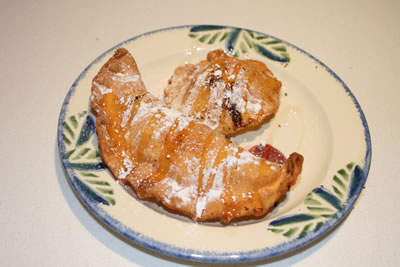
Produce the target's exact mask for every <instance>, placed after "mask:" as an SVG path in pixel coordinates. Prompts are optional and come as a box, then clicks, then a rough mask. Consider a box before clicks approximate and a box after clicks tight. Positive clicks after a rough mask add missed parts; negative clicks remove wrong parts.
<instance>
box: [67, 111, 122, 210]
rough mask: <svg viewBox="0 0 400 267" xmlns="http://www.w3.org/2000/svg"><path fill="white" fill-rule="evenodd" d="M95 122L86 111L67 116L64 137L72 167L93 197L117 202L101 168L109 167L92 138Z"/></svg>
mask: <svg viewBox="0 0 400 267" xmlns="http://www.w3.org/2000/svg"><path fill="white" fill-rule="evenodd" d="M94 133H95V125H94V119H93V117H92V116H91V115H90V114H88V112H87V111H82V112H79V113H77V114H75V115H71V116H70V117H68V118H67V119H66V120H65V123H64V133H63V138H64V142H65V145H66V149H67V153H66V157H67V158H68V161H69V167H71V168H72V169H74V170H75V172H76V177H75V178H76V179H79V180H80V182H81V183H79V186H80V187H81V188H83V187H84V190H85V192H87V195H88V196H91V199H95V200H96V201H98V202H101V203H103V204H106V205H115V198H114V190H113V186H112V185H111V184H110V183H109V182H107V181H104V180H102V179H101V175H100V172H101V171H105V170H106V166H105V165H104V163H103V162H102V160H101V157H100V154H99V152H98V150H97V142H96V144H94V142H93V138H94Z"/></svg>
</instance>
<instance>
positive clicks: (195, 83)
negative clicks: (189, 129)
mask: <svg viewBox="0 0 400 267" xmlns="http://www.w3.org/2000/svg"><path fill="white" fill-rule="evenodd" d="M280 88H281V82H280V81H278V80H277V79H276V78H275V77H274V76H273V74H272V72H271V71H270V70H269V69H268V68H267V66H266V65H265V64H264V63H262V62H260V61H257V60H251V59H245V60H242V59H238V58H235V57H231V56H228V55H226V54H225V53H224V51H223V50H215V51H212V52H209V53H208V55H207V60H203V61H200V62H199V63H198V64H186V65H183V66H179V67H178V68H176V70H175V72H174V74H173V75H172V77H171V78H170V79H169V81H168V85H167V87H166V88H165V90H164V101H165V103H166V104H167V105H168V106H169V107H171V108H174V109H177V110H179V111H180V112H182V113H183V114H184V115H188V116H190V117H193V118H196V119H197V120H200V121H202V122H204V123H206V124H207V125H208V126H210V127H211V128H212V129H215V130H216V131H218V132H220V133H223V134H233V133H236V132H238V131H239V130H242V129H245V128H248V127H252V126H258V125H260V124H261V123H262V122H264V121H265V120H267V119H268V118H270V117H272V116H273V115H274V114H275V113H276V111H277V110H278V107H279V95H280Z"/></svg>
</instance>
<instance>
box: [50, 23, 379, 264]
mask: <svg viewBox="0 0 400 267" xmlns="http://www.w3.org/2000/svg"><path fill="white" fill-rule="evenodd" d="M199 26H212V27H215V26H216V27H222V28H229V29H239V30H248V31H252V32H254V33H257V34H263V35H266V36H269V37H272V38H274V39H276V40H279V41H281V42H282V43H283V44H285V45H287V46H290V47H292V48H294V49H295V50H297V51H298V52H300V53H302V54H304V55H305V56H307V57H308V58H310V59H311V60H313V61H314V62H316V63H318V64H319V65H320V66H322V67H323V68H324V70H325V71H326V72H328V73H329V74H330V76H332V77H333V78H334V79H335V80H336V81H337V82H339V83H340V86H341V87H342V88H343V89H344V90H345V92H346V93H347V95H348V96H349V97H350V98H351V100H352V102H353V104H354V105H355V107H356V109H357V111H358V114H359V118H360V120H361V122H362V126H363V130H364V141H365V144H366V152H365V156H364V161H363V163H364V165H363V167H362V174H361V182H360V183H359V184H360V186H359V187H358V188H357V190H356V191H355V194H354V195H353V196H352V197H350V198H349V199H347V200H346V201H345V202H344V209H343V210H342V211H341V212H338V214H339V216H336V217H334V218H331V219H329V220H327V221H325V222H324V224H323V225H322V226H321V227H320V228H319V229H318V230H317V231H313V232H308V233H307V234H306V235H305V236H304V237H301V238H297V239H292V240H289V241H287V242H282V243H280V244H278V245H275V246H272V247H264V248H261V249H256V250H249V251H244V252H242V251H240V252H213V251H200V250H195V249H188V248H180V247H177V246H175V245H172V244H168V243H164V242H161V241H158V240H155V239H153V238H150V237H148V236H145V235H143V234H141V233H139V232H136V231H135V230H133V229H131V228H129V227H128V226H126V225H124V224H123V223H121V222H120V221H118V220H117V219H115V218H113V217H112V216H111V215H110V214H108V213H107V212H106V211H105V210H104V209H102V208H101V205H99V204H98V203H94V202H93V201H91V200H90V199H89V198H88V197H87V196H86V195H85V194H83V193H82V192H81V191H80V188H78V186H77V185H76V183H75V182H74V177H75V174H74V170H72V169H71V168H70V167H68V159H67V158H66V157H65V156H66V147H65V144H64V140H63V129H64V122H65V118H66V113H67V108H68V105H69V102H70V99H71V97H72V96H73V94H74V92H75V89H76V86H77V85H78V84H79V81H80V80H82V79H83V78H84V77H85V76H86V74H87V72H88V70H89V69H90V68H91V67H92V66H93V65H95V64H96V63H98V62H99V61H100V60H101V59H103V57H104V56H105V55H107V54H109V53H110V52H111V51H113V50H115V49H117V48H118V47H122V46H123V45H124V44H126V43H129V42H133V41H135V40H136V39H139V38H142V37H144V36H148V35H152V34H156V33H159V32H165V31H172V30H176V29H184V28H191V27H199ZM57 141H58V142H57V143H58V149H59V153H60V159H61V162H62V165H63V168H64V171H65V172H64V173H65V174H66V176H67V178H68V181H69V184H70V185H71V186H72V188H73V189H74V191H75V192H76V194H77V195H78V196H79V199H80V201H82V202H83V203H84V204H85V206H86V207H87V208H88V210H89V211H90V212H91V213H92V214H93V215H95V216H96V217H97V218H98V219H100V220H101V221H102V222H103V223H104V224H105V225H107V227H109V228H110V229H111V230H113V231H114V232H116V233H118V234H119V235H121V236H123V237H125V238H127V239H128V240H130V241H133V242H134V243H136V244H138V245H140V246H142V247H145V248H147V249H150V250H152V251H156V252H158V253H161V254H165V255H168V256H172V257H175V258H180V259H185V260H190V261H197V262H210V263H235V262H249V261H259V260H264V259H268V258H273V257H277V256H280V255H283V254H287V253H289V252H292V251H295V250H297V249H299V248H301V247H303V246H305V245H307V244H311V243H313V242H314V241H316V240H318V239H320V238H322V237H324V236H326V235H327V234H328V232H329V231H330V230H332V229H333V228H334V227H335V226H336V225H337V224H338V223H340V222H341V221H342V220H343V219H344V218H345V217H346V216H347V214H348V213H349V212H350V211H351V209H352V207H353V206H354V203H355V202H356V200H357V199H358V198H359V196H360V193H361V191H362V189H363V187H364V185H365V182H366V180H367V177H368V174H369V169H370V165H371V155H372V145H371V136H370V131H369V127H368V123H367V120H366V117H365V114H364V112H363V110H362V108H361V105H360V104H359V102H358V100H357V99H356V97H355V96H354V94H353V93H352V92H351V90H350V88H349V87H348V86H347V85H346V84H345V83H344V81H343V80H342V79H341V78H340V77H339V76H338V75H337V74H336V73H335V72H334V71H333V70H332V69H330V68H329V67H328V66H327V65H326V64H324V63H323V62H322V61H320V60H319V59H317V58H316V57H314V56H313V55H311V54H310V53H308V52H306V51H305V50H303V49H301V48H299V47H297V46H296V45H293V44H292V43H290V42H287V41H285V40H282V39H280V38H277V37H275V36H273V35H270V34H266V33H263V32H259V31H254V30H250V29H247V28H242V27H236V26H226V25H216V24H187V25H180V26H172V27H166V28H160V29H156V30H153V31H149V32H145V33H142V34H139V35H136V36H134V37H131V38H129V39H127V40H125V41H122V42H120V43H118V44H116V45H114V46H113V47H111V48H109V49H107V50H106V51H105V52H103V53H102V54H100V55H99V56H98V57H97V58H95V59H94V60H93V61H92V62H91V63H90V64H89V65H88V66H87V67H86V68H85V69H84V70H83V71H82V72H81V73H80V75H79V76H78V77H77V78H76V80H75V81H74V82H73V84H72V86H71V88H70V89H69V90H68V93H67V95H66V97H65V99H64V101H63V105H62V107H61V111H60V115H59V120H58V128H57Z"/></svg>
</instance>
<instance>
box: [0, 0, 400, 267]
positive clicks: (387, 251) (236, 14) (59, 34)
mask: <svg viewBox="0 0 400 267" xmlns="http://www.w3.org/2000/svg"><path fill="white" fill-rule="evenodd" d="M399 12H400V2H399V1H396V0H381V1H370V0H364V1H347V0H344V1H343V0H340V1H308V0H306V1H252V0H248V1H215V0H212V1H208V0H203V1H196V2H194V1H177V0H174V1H155V0H147V1H127V0H126V1H99V0H96V1H94V0H90V1H76V0H73V1H48V0H40V1H10V0H5V1H4V0H3V1H1V2H0V34H1V43H0V47H1V50H0V88H1V89H0V90H1V92H2V93H1V97H0V123H1V136H2V138H1V140H0V148H1V149H0V176H1V178H2V182H1V188H2V189H3V191H2V192H1V194H0V228H1V233H0V240H1V242H0V256H1V262H2V265H3V266H134V265H139V266H159V265H165V266H180V265H193V264H194V263H191V262H186V261H183V260H175V259H172V258H169V257H167V256H163V255H159V254H157V253H154V252H151V251H148V250H147V249H143V248H141V247H139V246H137V245H135V244H131V243H129V242H127V241H125V240H123V239H121V238H119V237H118V236H117V235H115V234H114V233H113V232H111V231H110V230H108V229H107V228H106V227H104V226H103V225H102V224H101V223H100V222H99V221H98V220H97V219H96V218H95V217H93V216H92V215H91V214H90V213H89V212H88V210H86V209H85V207H84V206H83V205H82V203H81V202H80V201H79V200H78V198H77V196H76V195H75V194H74V192H73V191H72V189H71V186H70V185H69V183H68V181H67V179H66V177H65V175H64V172H63V169H62V166H61V161H60V157H59V152H58V148H57V142H56V135H57V123H58V116H59V112H60V108H61V105H62V103H63V100H64V98H65V96H66V94H67V91H68V90H69V88H70V87H71V85H72V83H73V81H74V80H75V79H76V77H77V76H78V75H79V74H80V72H81V71H82V70H83V69H84V68H85V67H86V66H87V65H88V64H89V63H90V62H91V61H92V60H93V59H95V58H96V57H97V56H98V55H100V54H101V53H102V52H104V51H105V50H107V49H109V48H110V47H112V46H114V45H115V44H117V43H119V42H121V41H123V40H126V39H128V38H130V37H133V36H136V35H138V34H141V33H144V32H148V31H152V30H155V29H159V28H165V27H170V26H177V25H187V24H219V25H231V26H238V27H243V28H249V29H252V30H256V31H259V32H265V33H268V34H271V35H273V36H277V37H279V38H281V39H283V40H286V41H288V42H290V43H293V44H295V45H296V46H298V47H301V48H302V49H304V50H306V51H307V52H309V53H310V54H312V55H314V56H315V57H317V58H318V59H320V60H321V61H322V62H324V63H325V64H326V65H328V66H329V67H330V68H331V69H333V70H334V71H335V72H336V73H337V74H338V75H339V77H341V78H342V79H343V81H344V82H345V83H346V84H347V85H348V86H349V87H350V89H351V90H352V92H353V93H354V95H355V96H356V98H357V99H358V101H359V103H360V104H361V107H362V109H363V111H364V113H365V116H366V118H367V121H368V125H369V128H370V133H371V140H372V164H371V168H370V172H369V176H368V179H367V183H366V187H365V189H364V190H363V191H362V193H361V196H360V198H359V200H358V201H357V203H356V205H355V207H354V209H353V210H352V211H351V213H350V215H349V216H348V217H346V218H345V220H344V221H343V222H342V223H341V224H340V225H339V226H338V227H336V228H335V230H334V231H332V232H330V233H329V234H328V235H326V236H324V237H323V238H322V239H321V240H319V241H318V242H315V243H313V244H311V245H309V246H307V247H306V248H303V249H300V250H297V251H295V252H293V253H290V254H289V255H284V256H281V257H279V258H274V259H272V260H265V261H261V262H256V263H251V264H249V265H253V264H257V265H264V264H265V265H269V264H273V265H276V266H288V265H290V266H291V265H293V266H351V265H359V266H377V265H378V264H379V266H396V265H397V266H398V265H399V264H400V256H399V255H400V254H399V253H398V252H397V247H398V246H399V245H400V242H399V238H400V236H399V234H400V227H399V225H400V214H399V212H398V211H397V209H394V207H395V206H393V205H396V204H398V203H399V201H400V199H399V196H400V194H399V193H398V192H397V191H398V188H400V179H399V178H400V177H399V173H400V164H399V160H398V159H397V156H396V155H399V154H400V141H399V137H400V126H399V125H400V124H399V123H398V122H399V119H398V114H399V112H400V108H399V106H400V105H399V104H398V102H399V101H398V99H399V97H400V88H399V82H398V78H399V76H400V71H399V67H398V63H397V62H400V52H399V47H400V30H399V27H400V16H399ZM199 265H204V266H205V265H206V264H199Z"/></svg>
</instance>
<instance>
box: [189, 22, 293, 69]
mask: <svg viewBox="0 0 400 267" xmlns="http://www.w3.org/2000/svg"><path fill="white" fill-rule="evenodd" d="M189 37H190V38H192V39H195V40H197V41H199V42H200V43H203V44H208V45H213V44H215V43H222V42H225V48H226V50H227V52H228V53H229V54H231V55H233V56H235V57H239V56H241V55H246V54H247V53H248V52H249V51H250V50H253V51H255V52H257V53H258V54H260V55H262V56H264V57H266V58H269V59H271V60H274V61H279V62H290V56H289V53H288V52H287V48H286V46H285V45H284V44H283V43H282V42H281V41H280V40H277V39H275V38H273V37H270V36H267V35H264V34H260V33H256V32H253V31H249V30H243V29H239V28H226V27H223V26H207V25H204V26H194V27H192V28H191V29H190V32H189Z"/></svg>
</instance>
